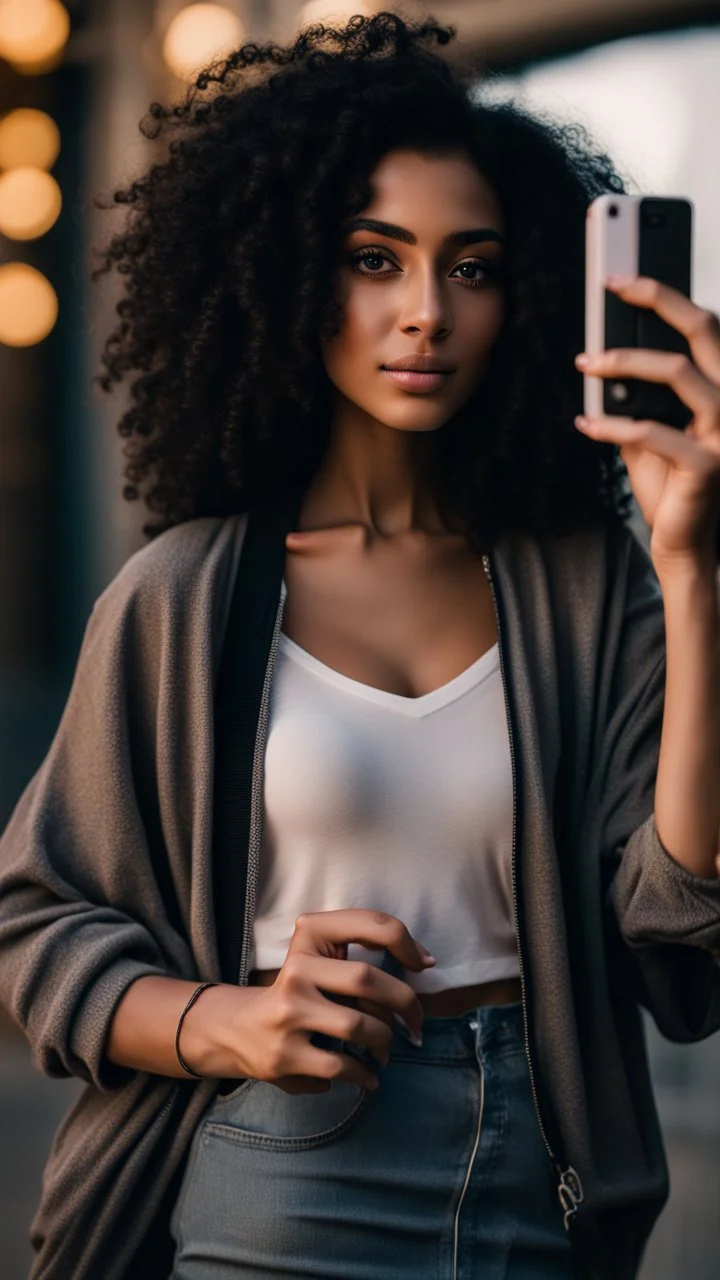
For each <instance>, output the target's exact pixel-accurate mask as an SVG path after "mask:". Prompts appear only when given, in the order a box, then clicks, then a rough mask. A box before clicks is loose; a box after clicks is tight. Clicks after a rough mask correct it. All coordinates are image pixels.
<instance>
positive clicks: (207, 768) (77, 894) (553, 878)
mask: <svg viewBox="0 0 720 1280" xmlns="http://www.w3.org/2000/svg"><path fill="white" fill-rule="evenodd" d="M295 527H296V509H295V508H294V507H290V508H285V507H283V506H282V505H281V506H280V507H279V508H278V509H277V510H276V511H275V512H274V514H273V515H272V516H271V517H268V516H263V515H261V514H259V513H254V514H248V513H241V514H238V515H234V516H227V517H204V518H200V519H195V520H190V521H187V522H185V523H183V524H181V525H178V526H176V527H175V528H173V529H170V530H168V531H166V532H165V533H163V534H161V535H160V536H159V537H157V538H155V539H154V540H153V541H152V542H150V543H149V544H148V545H147V546H145V547H143V548H142V549H141V550H140V551H138V552H136V553H135V554H134V555H133V556H131V557H130V559H129V560H128V561H127V562H126V564H125V565H124V566H123V568H122V569H121V570H120V572H119V573H118V574H117V575H116V577H115V578H114V579H113V580H112V582H111V583H110V584H109V586H108V587H107V588H106V589H105V590H104V591H103V593H102V594H101V595H100V596H99V598H98V599H97V601H96V603H95V605H94V608H93V610H92V614H91V616H90V619H89V621H88V624H87V627H86V630H85V634H84V638H83V642H82V647H81V650H80V654H79V658H78V661H77V665H76V669H75V673H74V678H73V682H72V686H71V689H70V692H69V695H68V698H67V701H66V704H65V708H64V711H63V714H62V717H61V720H60V723H59V726H58V728H57V731H56V733H55V736H54V739H53V741H52V744H51V746H50V748H49V751H48V753H47V755H46V757H45V759H44V761H43V762H42V764H41V765H40V767H39V769H38V770H37V772H36V773H35V775H34V776H33V778H32V779H31V780H30V782H29V783H28V785H27V786H26V788H25V790H24V791H23V793H22V795H21V796H20V798H19V800H18V801H17V804H16V807H15V809H14V812H13V813H12V815H11V818H10V820H9V823H8V824H7V826H6V828H5V831H4V833H3V834H2V836H1V837H0V1000H2V1002H3V1003H4V1004H5V1005H6V1006H7V1008H8V1010H9V1012H10V1014H11V1015H12V1017H13V1018H14V1019H15V1020H16V1021H17V1023H18V1025H19V1026H20V1027H21V1028H22V1030H23V1031H24V1033H25V1034H26V1036H27V1037H28V1040H29V1042H30V1044H31V1047H32V1052H33V1059H34V1062H35V1064H36V1066H37V1067H38V1068H40V1069H41V1070H42V1071H44V1072H46V1073H47V1074H48V1075H51V1076H68V1075H75V1076H78V1077H80V1078H81V1079H83V1080H84V1081H85V1082H86V1087H85V1089H84V1091H83V1092H82V1094H81V1095H80V1097H79V1099H78V1101H77V1102H76V1103H75V1105H74V1106H73V1107H72V1108H71V1110H70V1111H69V1113H68V1114H67V1115H66V1117H65V1118H64V1119H63V1121H62V1123H61V1125H60V1127H59V1129H58V1132H57V1134H56V1135H55V1138H54V1141H53V1144H52V1149H51V1152H50V1155H49V1159H48V1163H47V1166H46V1169H45V1174H44V1179H43V1188H42V1196H41V1200H40V1204H39V1206H38V1209H37V1211H36V1214H35V1217H34V1219H33V1223H32V1226H31V1241H32V1245H33V1248H34V1251H35V1261H34V1264H33V1269H32V1273H31V1280H69V1277H71V1276H72V1278H73V1280H100V1277H102V1280H130V1278H131V1277H132V1280H138V1278H141V1280H142V1277H145V1276H147V1277H148V1278H150V1277H152V1278H153V1280H162V1277H164V1276H167V1275H168V1274H169V1271H170V1269H171V1265H172V1251H171V1245H172V1241H171V1238H170V1236H169V1231H168V1220H169V1214H170V1211H171V1209H172V1206H173V1203H174V1200H175V1198H176V1196H177V1191H178V1188H179V1185H180V1181H181V1178H182V1174H183V1170H184V1165H185V1160H186V1157H187V1153H188V1148H189V1144H190V1141H191V1138H192V1135H193V1133H194V1131H195V1129H196V1127H197V1125H198V1123H199V1122H200V1120H201V1118H202V1116H203V1113H204V1111H205V1110H206V1108H207V1107H208V1105H209V1104H210V1103H211V1101H212V1098H213V1096H214V1093H215V1091H216V1088H217V1083H218V1082H217V1081H213V1080H203V1081H199V1082H196V1081H192V1080H187V1081H185V1080H177V1079H169V1078H166V1077H162V1076H159V1075H154V1074H150V1073H147V1072H143V1071H136V1070H131V1069H129V1068H125V1067H120V1066H117V1065H115V1064H113V1063H112V1062H110V1061H109V1060H108V1058H107V1057H106V1056H105V1044H106V1040H107V1036H108V1031H109V1027H110V1024H111V1020H112V1017H113V1012H114V1010H115V1007H116V1005H117V1004H118V1001H119V1000H120V998H121V997H122V995H123V993H124V992H125V991H126V990H127V988H128V987H129V985H130V984H131V983H132V982H133V981H134V980H135V979H136V978H138V977H140V976H142V975H144V974H164V975H170V976H174V977H177V978H183V979H189V980H193V981H196V980H197V981H202V980H206V979H207V980H215V981H218V980H223V981H227V982H237V981H241V982H243V981H247V968H248V965H247V955H248V938H249V931H250V930H251V928H252V912H253V907H254V900H253V897H252V893H249V894H248V892H246V889H247V887H248V885H250V886H251V885H252V873H253V868H254V869H255V871H256V869H257V860H258V858H259V832H260V829H261V824H262V776H263V775H262V762H263V753H264V745H265V737H266V732H267V693H268V688H269V684H270V681H271V679H272V667H273V662H274V655H275V650H276V645H277V634H278V630H279V626H280V619H281V614H280V589H281V578H282V573H283V563H284V554H285V551H284V536H285V533H286V532H287V531H288V530H289V529H291V528H295ZM488 567H489V569H490V580H491V585H492V587H493V594H494V599H495V604H496V612H497V621H498V628H499V644H500V656H501V670H502V675H503V684H504V689H505V694H506V703H507V714H508V726H509V729H510V732H511V744H512V747H513V751H512V755H513V791H514V822H513V827H514V832H513V835H514V854H515V864H516V895H515V897H516V900H515V906H516V925H517V935H518V944H519V946H520V948H521V960H522V973H523V1005H524V1009H525V1017H526V1033H527V1050H528V1054H529V1061H530V1067H531V1072H532V1080H533V1087H534V1090H535V1095H536V1103H537V1109H538V1121H539V1123H540V1125H541V1128H542V1131H543V1135H544V1137H545V1140H546V1145H547V1146H548V1151H549V1154H550V1155H551V1157H552V1159H553V1160H554V1161H555V1164H556V1167H557V1171H558V1182H559V1184H560V1193H561V1195H562V1197H563V1202H564V1204H565V1207H566V1209H567V1211H568V1212H567V1216H566V1225H567V1229H568V1230H569V1233H570V1238H571V1240H572V1243H573V1249H574V1253H575V1257H576V1261H577V1266H578V1274H579V1275H580V1274H582V1275H583V1276H588V1277H592V1278H593V1280H632V1277H634V1276H635V1275H636V1272H637V1268H638V1266H639V1263H640V1259H641V1256H642V1251H643V1248H644V1245H645V1242H646V1240H647V1237H648V1235H649V1232H650V1230H651V1229H652V1225H653V1222H654V1221H655V1219H656V1217H657V1215H658V1213H659V1212H660V1210H661V1208H662V1206H663V1203H664V1202H665V1199H666V1197H667V1193H668V1184H667V1180H668V1174H667V1165H666V1161H665V1155H664V1151H663V1143H662V1137H661V1133H660V1128H659V1124H658V1118H657V1114H656V1110H655V1105H654V1101H653V1097H652V1091H651V1085H650V1077H649V1071H648V1064H647V1057H646V1050H645V1042H644V1035H643V1027H642V1018H641V1012H640V1006H644V1007H645V1008H646V1009H647V1010H648V1011H649V1012H650V1014H651V1015H652V1017H653V1018H654V1020H655V1022H656V1023H657V1026H658V1027H659V1029H660V1031H661V1032H662V1033H663V1034H664V1035H665V1036H667V1037H668V1038H669V1039H671V1040H675V1041H684V1042H690V1041H696V1040H700V1039H702V1038H704V1037H706V1036H708V1035H710V1034H711V1033H712V1032H714V1031H716V1030H717V1029H718V1027H720V962H719V961H718V958H717V956H716V954H715V952H716V951H718V950H719V949H720V879H715V878H708V879H705V878H701V877H697V876H694V875H693V874H691V873H690V872H689V871H687V870H685V869H684V868H683V867H682V866H681V865H680V864H679V863H678V862H676V861H675V860H674V859H673V858H672V857H671V855H670V854H669V853H668V852H667V851H666V850H665V849H664V848H663V846H662V844H661V842H660V840H659V838H658V834H657V831H656V829H655V822H654V816H653V795H654V786H655V778H656V772H657V761H658V752H659V742H660V731H661V726H662V710H663V700H664V682H665V644H664V613H663V602H662V595H661V592H660V587H659V583H658V580H657V577H656V575H655V573H654V570H653V567H652V563H651V561H650V559H649V556H648V555H647V553H646V551H645V550H644V549H643V548H642V547H641V545H640V543H639V542H638V541H637V539H636V538H635V537H634V535H633V534H632V533H631V532H630V530H629V529H628V528H627V527H626V526H624V525H618V526H617V527H614V526H613V527H612V528H611V527H608V528H607V529H605V528H602V529H598V530H597V531H594V532H587V533H575V534H572V535H567V536H564V537H560V536H555V535H553V536H550V535H546V536H542V537H532V538H531V537H529V536H525V535H519V534H512V535H506V536H504V537H502V538H500V539H498V540H497V542H496V544H495V545H494V546H493V548H492V551H491V553H490V555H489V558H488ZM378 622H379V625H382V620H381V619H379V620H378ZM719 765H720V762H719ZM243 957H244V959H243ZM388 1158H391V1153H389V1154H388ZM239 1193H241V1189H239Z"/></svg>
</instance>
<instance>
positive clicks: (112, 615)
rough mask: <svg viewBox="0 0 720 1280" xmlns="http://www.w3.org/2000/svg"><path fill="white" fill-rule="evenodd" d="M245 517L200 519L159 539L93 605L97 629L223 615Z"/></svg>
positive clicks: (130, 561) (138, 554) (131, 561)
mask: <svg viewBox="0 0 720 1280" xmlns="http://www.w3.org/2000/svg"><path fill="white" fill-rule="evenodd" d="M246 527H247V513H245V512H242V513H238V514H236V515H231V516H202V517H198V518H197V519H194V520H187V521H184V522H183V523H181V524H178V525H175V526H173V528H171V529H167V530H166V531H165V532H164V533H161V534H159V535H158V536H157V537H155V538H154V539H153V540H152V541H151V542H149V543H147V545H146V546H144V547H141V548H140V550H139V551H136V552H135V553H134V554H133V555H131V556H130V557H129V558H128V559H127V560H126V561H125V564H124V565H123V566H122V568H121V569H120V570H119V572H118V573H117V574H116V575H115V577H114V578H113V579H112V580H111V582H109V583H108V585H107V586H106V587H105V589H104V591H103V592H102V593H101V594H100V595H99V596H98V598H97V600H96V601H95V604H94V606H93V611H92V618H93V621H94V623H95V625H97V624H98V622H104V623H107V624H108V625H111V624H118V625H119V624H120V623H121V621H122V620H130V619H133V620H140V621H141V622H143V621H146V622H150V623H151V624H155V625H159V624H160V623H163V624H164V625H166V626H167V625H171V624H172V622H173V620H175V621H177V620H179V619H180V618H181V617H182V616H183V615H184V614H187V613H190V612H197V613H199V614H206V613H208V612H210V613H212V612H213V611H214V609H215V608H216V607H217V608H219V609H221V610H222V607H223V604H224V600H225V597H226V596H227V594H228V591H227V588H228V586H229V582H230V580H231V578H232V575H233V574H234V571H235V569H236V567H237V562H238V558H239V555H240V551H241V548H242V543H243V538H244V535H245V529H246Z"/></svg>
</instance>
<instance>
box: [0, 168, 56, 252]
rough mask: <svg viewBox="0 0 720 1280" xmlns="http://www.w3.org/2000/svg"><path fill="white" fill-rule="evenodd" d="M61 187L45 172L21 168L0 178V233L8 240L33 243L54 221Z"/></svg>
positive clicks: (10, 171)
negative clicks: (30, 241) (31, 241)
mask: <svg viewBox="0 0 720 1280" xmlns="http://www.w3.org/2000/svg"><path fill="white" fill-rule="evenodd" d="M61 209H62V194H61V191H60V187H59V186H58V184H57V182H56V181H55V179H54V178H53V176H52V174H50V173H46V172H45V170H44V169H33V168H31V167H30V166H20V167H18V168H16V169H9V170H8V171H7V173H3V174H2V175H0V231H1V232H2V233H3V235H6V236H9V237H10V239H11V240H35V239H36V237H37V236H43V235H45V232H46V231H49V230H50V228H51V227H52V226H54V224H55V223H56V222H57V220H58V217H59V215H60V210H61Z"/></svg>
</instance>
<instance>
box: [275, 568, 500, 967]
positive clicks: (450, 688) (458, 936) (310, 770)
mask: <svg viewBox="0 0 720 1280" xmlns="http://www.w3.org/2000/svg"><path fill="white" fill-rule="evenodd" d="M285 595H286V588H285V583H284V581H283V584H282V597H281V598H282V603H283V605H284V602H285ZM263 795H264V808H265V814H264V824H263V835H262V850H261V860H260V876H259V882H258V890H257V901H256V912H255V919H254V924H253V959H252V962H251V968H256V969H279V968H280V967H281V966H282V964H283V963H284V960H285V956H286V954H287V949H288V946H289V944H290V939H291V937H292V934H293V931H294V928H295V920H296V918H297V916H298V915H299V914H300V912H301V911H330V910H336V909H338V908H341V907H371V908H373V909H375V910H381V911H388V912H390V913H391V914H392V915H395V916H398V917H399V918H400V919H401V920H402V921H404V923H405V924H406V925H407V927H408V929H409V930H410V932H411V933H412V934H413V936H414V937H416V938H417V939H418V940H419V941H420V942H422V943H423V945H424V946H426V947H427V948H428V950H429V951H430V952H431V953H432V954H433V955H434V956H436V957H437V961H438V963H437V965H435V966H434V967H433V968H432V969H430V970H428V971H426V972H425V973H422V974H416V973H413V972H412V971H411V970H410V969H406V970H405V972H404V979H405V981H406V982H407V983H408V984H409V985H410V986H411V987H413V988H414V990H416V991H440V990H443V989H445V988H446V987H460V986H467V985H470V984H474V983H478V982H490V981H493V980H495V979H498V978H510V977H516V976H517V975H518V974H519V963H518V955H517V946H516V939H515V928H514V924H513V914H512V882H511V864H510V859H511V844H512V801H513V796H512V773H511V762H510V744H509V739H508V730H507V720H506V714H505V700H504V695H503V689H502V681H501V677H500V665H499V653H498V646H497V644H495V645H493V647H492V648H491V649H489V650H488V651H487V653H484V654H483V655H482V656H481V657H480V658H478V659H477V661H476V662H474V663H473V664H472V666H470V667H468V668H467V670H466V671H463V672H462V673H461V674H460V675H459V676H456V677H455V679H454V680H450V681H449V682H448V683H447V684H444V685H442V686H441V688H439V689H435V690H433V691H432V692H431V693H427V694H425V695H424V696H422V697H420V698H406V697H403V696H401V695H399V694H394V693H388V692H386V691H385V690H381V689H375V688H373V687H372V686H370V685H366V684H362V683H360V682H359V681H357V680H352V679H350V677H349V676H345V675H342V674H341V673H340V672H338V671H335V670H334V669H333V668H332V667H328V666H326V665H325V663H323V662H321V661H320V660H319V659H318V658H315V657H314V656H313V655H312V654H310V653H308V652H307V651H306V650H305V649H302V648H301V647H300V646H299V645H298V644H296V643H295V641H294V640H291V639H290V638H289V636H286V635H284V634H283V633H282V632H281V634H280V638H279V647H278V651H277V655H276V661H275V668H274V673H273V682H272V685H271V688H270V706H269V724H268V735H267V742H266V754H265V777H264V792H263ZM383 956H384V952H383V951H371V950H369V949H366V948H365V947H362V946H360V945H359V944H356V943H351V944H350V946H349V947H348V959H349V960H357V959H365V960H369V961H370V962H371V963H373V964H381V963H382V960H383Z"/></svg>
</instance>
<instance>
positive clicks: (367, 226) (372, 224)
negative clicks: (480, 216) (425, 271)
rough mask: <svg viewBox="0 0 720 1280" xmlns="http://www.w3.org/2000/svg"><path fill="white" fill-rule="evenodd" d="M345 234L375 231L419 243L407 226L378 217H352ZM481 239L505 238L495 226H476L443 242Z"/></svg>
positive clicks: (346, 225) (455, 232) (455, 242)
mask: <svg viewBox="0 0 720 1280" xmlns="http://www.w3.org/2000/svg"><path fill="white" fill-rule="evenodd" d="M343 231H344V233H345V235H350V234H351V232H353V231H374V232H375V234H376V235H379V236H387V237H388V239H390V240H402V242H403V244H417V236H415V235H413V233H412V231H406V229H405V227H397V226H396V225H395V223H394V222H381V221H379V219H377V218H351V219H350V220H349V221H348V222H346V223H345V224H344V227H343ZM481 240H495V241H496V242H497V244H504V243H505V238H504V236H501V235H500V232H499V231H496V230H495V228H494V227H474V228H471V229H470V230H469V231H451V232H450V234H449V235H447V236H445V239H444V241H443V244H478V243H479V242H480V241H481Z"/></svg>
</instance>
